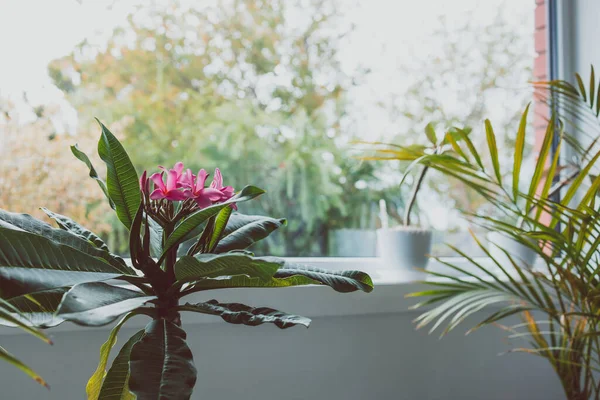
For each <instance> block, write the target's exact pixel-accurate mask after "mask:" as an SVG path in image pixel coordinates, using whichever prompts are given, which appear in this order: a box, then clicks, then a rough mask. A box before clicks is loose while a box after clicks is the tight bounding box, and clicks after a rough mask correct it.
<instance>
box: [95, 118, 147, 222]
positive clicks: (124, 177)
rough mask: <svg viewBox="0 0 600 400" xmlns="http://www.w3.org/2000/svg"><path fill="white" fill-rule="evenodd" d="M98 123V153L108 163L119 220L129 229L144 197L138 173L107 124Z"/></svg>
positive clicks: (111, 195) (108, 180)
mask: <svg viewBox="0 0 600 400" xmlns="http://www.w3.org/2000/svg"><path fill="white" fill-rule="evenodd" d="M98 123H99V124H100V127H101V128H102V136H101V137H100V140H99V141H98V154H99V155H100V158H101V159H102V161H104V162H105V163H106V172H107V178H106V182H107V184H108V194H109V195H110V198H111V199H112V200H113V202H114V203H115V210H116V211H117V216H118V217H119V220H120V221H121V222H122V223H123V225H125V227H126V228H127V229H129V228H130V227H131V224H132V222H133V218H134V217H135V214H136V212H137V210H138V207H139V206H140V202H141V199H142V197H141V191H140V183H139V179H138V175H137V172H135V168H134V167H133V164H132V163H131V160H130V159H129V156H128V155H127V152H126V151H125V149H124V148H123V146H122V145H121V143H120V142H119V141H118V140H117V138H116V137H115V136H114V135H113V134H112V133H111V132H110V131H109V130H108V128H107V127H106V126H104V125H103V124H102V123H101V122H100V121H98Z"/></svg>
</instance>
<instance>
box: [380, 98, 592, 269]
mask: <svg viewBox="0 0 600 400" xmlns="http://www.w3.org/2000/svg"><path fill="white" fill-rule="evenodd" d="M528 111H529V106H528V107H527V108H526V109H525V111H524V112H523V114H522V115H521V120H520V123H519V127H518V130H517V134H516V140H515V148H514V158H513V162H512V165H511V166H510V168H507V170H509V171H510V173H509V174H508V175H509V176H508V177H505V176H503V173H502V170H501V166H500V157H499V152H498V147H497V143H498V141H499V138H498V137H497V135H496V133H495V132H494V129H493V127H492V124H491V122H490V121H489V120H486V121H485V134H486V144H487V146H486V147H485V152H484V151H479V150H477V146H475V144H474V143H473V141H472V140H471V139H470V137H469V133H470V130H465V129H461V128H452V129H450V130H449V131H448V132H447V133H446V135H445V137H444V140H443V141H442V142H441V143H440V145H439V146H438V147H437V148H436V149H437V150H433V149H431V148H426V147H425V146H402V145H387V146H386V147H384V148H381V149H378V154H380V155H381V157H388V159H395V160H403V161H411V164H410V166H409V170H410V169H411V168H414V167H416V166H420V167H421V171H427V170H428V169H433V170H436V171H438V172H441V173H442V174H444V175H445V176H448V177H449V178H453V179H458V180H459V181H461V182H462V183H464V184H465V185H466V187H467V188H470V189H472V190H475V191H476V192H477V193H478V194H479V195H481V196H483V197H484V198H485V200H487V205H488V207H489V208H488V210H492V212H494V213H496V214H497V215H499V218H500V219H502V220H503V221H504V222H505V225H504V229H499V230H492V231H490V233H489V234H488V236H487V239H488V251H489V252H490V253H492V254H493V255H494V256H495V257H497V258H502V257H505V256H504V250H506V251H507V252H508V253H509V254H511V255H512V256H513V257H514V258H516V259H518V260H520V261H521V262H524V263H525V264H526V265H529V266H530V267H531V266H532V265H533V264H534V262H535V259H536V247H537V245H538V244H537V241H536V240H534V239H530V240H529V242H528V244H523V243H522V242H521V241H515V240H514V236H515V235H517V234H518V232H516V231H515V230H514V229H513V227H516V228H518V230H519V231H521V230H527V229H529V228H532V225H531V219H530V217H533V218H534V219H536V220H538V219H539V218H541V217H542V210H541V209H539V208H537V209H536V207H535V205H534V204H533V198H534V197H535V196H536V195H537V194H539V195H541V196H542V197H544V198H553V197H554V196H555V195H556V194H557V193H559V192H560V191H561V190H562V189H564V188H565V187H566V186H567V185H568V184H569V183H570V182H572V181H573V180H574V179H576V178H577V177H579V175H580V172H581V163H583V162H585V161H586V160H588V159H589V156H590V150H591V148H592V146H589V147H588V148H587V149H584V152H583V153H582V155H581V157H580V158H579V159H576V160H572V161H571V162H569V163H567V164H565V165H558V164H557V167H556V170H548V168H547V165H548V164H549V160H548V158H549V154H550V152H551V149H552V144H553V143H554V141H555V140H559V137H563V133H562V130H560V132H559V133H556V134H555V131H556V130H558V129H555V128H559V126H558V125H559V122H558V121H556V120H552V121H550V123H549V124H548V129H547V133H546V135H545V137H544V140H543V143H542V145H541V147H540V151H539V156H538V159H537V161H536V162H535V165H534V166H533V175H532V176H531V177H529V176H523V175H524V173H523V172H522V166H523V161H524V150H525V135H526V128H527V116H528ZM429 136H430V135H428V137H429ZM569 141H570V142H571V143H572V142H573V140H569ZM586 150H587V151H586ZM557 157H558V155H557ZM558 172H561V173H562V175H563V177H562V178H560V179H553V178H551V179H547V180H546V183H547V184H546V185H545V186H544V190H543V191H542V192H539V193H538V190H539V189H540V187H541V186H540V183H541V182H543V181H544V179H545V177H547V176H554V175H555V174H556V173H558ZM522 186H525V190H524V192H525V193H526V194H527V196H520V193H521V191H522V189H521V187H522ZM488 213H489V211H486V212H485V214H486V216H488V217H489V215H488ZM466 214H467V215H472V214H476V213H466ZM475 221H476V223H477V224H478V225H485V219H476V220H475ZM504 261H505V262H506V261H508V259H506V258H505V259H504Z"/></svg>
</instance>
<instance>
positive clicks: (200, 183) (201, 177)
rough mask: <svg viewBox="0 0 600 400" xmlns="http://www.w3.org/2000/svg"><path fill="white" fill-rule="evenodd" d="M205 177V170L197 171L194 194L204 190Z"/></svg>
mask: <svg viewBox="0 0 600 400" xmlns="http://www.w3.org/2000/svg"><path fill="white" fill-rule="evenodd" d="M207 177H208V173H207V172H206V170H205V169H201V170H200V171H198V176H196V187H195V188H194V191H195V192H196V193H197V192H200V191H201V190H202V189H204V184H205V183H206V178H207Z"/></svg>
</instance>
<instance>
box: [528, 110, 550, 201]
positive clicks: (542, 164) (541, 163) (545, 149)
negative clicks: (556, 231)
mask: <svg viewBox="0 0 600 400" xmlns="http://www.w3.org/2000/svg"><path fill="white" fill-rule="evenodd" d="M554 124H555V120H554V118H551V119H550V122H549V123H548V127H547V128H546V134H545V135H544V140H543V142H542V146H541V147H540V152H539V154H538V158H537V162H536V164H535V168H534V171H533V176H532V178H531V183H530V185H529V192H528V196H529V198H528V199H527V203H526V206H525V210H530V209H531V201H532V200H531V199H533V198H534V196H535V193H536V191H537V190H538V187H539V185H540V182H541V180H542V176H543V174H544V170H545V169H546V160H547V159H548V155H549V154H550V150H551V149H552V142H553V140H554V128H555V126H554ZM550 179H552V178H551V177H550Z"/></svg>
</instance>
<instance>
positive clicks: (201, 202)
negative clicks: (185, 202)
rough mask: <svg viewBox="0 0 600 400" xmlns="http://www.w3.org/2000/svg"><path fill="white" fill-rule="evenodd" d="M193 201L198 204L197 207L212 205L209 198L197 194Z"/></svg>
mask: <svg viewBox="0 0 600 400" xmlns="http://www.w3.org/2000/svg"><path fill="white" fill-rule="evenodd" d="M194 201H195V202H196V204H198V207H200V208H206V207H210V206H212V201H210V199H208V198H207V197H205V196H202V195H200V196H197V197H196V198H195V199H194Z"/></svg>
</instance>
